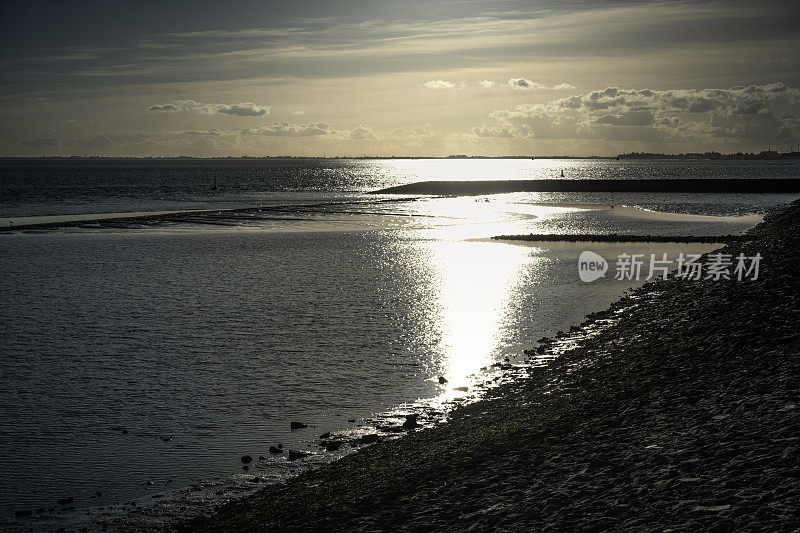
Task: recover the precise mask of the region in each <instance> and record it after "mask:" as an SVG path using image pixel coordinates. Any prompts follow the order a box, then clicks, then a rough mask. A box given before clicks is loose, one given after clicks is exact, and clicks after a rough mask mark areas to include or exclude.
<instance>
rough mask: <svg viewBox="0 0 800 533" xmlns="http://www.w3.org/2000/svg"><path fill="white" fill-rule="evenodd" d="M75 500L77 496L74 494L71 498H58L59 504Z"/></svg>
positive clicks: (66, 503)
mask: <svg viewBox="0 0 800 533" xmlns="http://www.w3.org/2000/svg"><path fill="white" fill-rule="evenodd" d="M74 501H75V498H73V497H72V496H70V497H69V498H60V499H59V500H58V505H68V504H70V503H73V502H74Z"/></svg>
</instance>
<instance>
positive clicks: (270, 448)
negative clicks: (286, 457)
mask: <svg viewBox="0 0 800 533" xmlns="http://www.w3.org/2000/svg"><path fill="white" fill-rule="evenodd" d="M269 453H271V454H275V455H277V454H279V453H283V450H281V449H280V448H276V447H275V446H270V447H269Z"/></svg>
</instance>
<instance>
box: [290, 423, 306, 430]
mask: <svg viewBox="0 0 800 533" xmlns="http://www.w3.org/2000/svg"><path fill="white" fill-rule="evenodd" d="M307 427H308V424H303V423H302V422H292V423H291V428H292V429H303V428H307Z"/></svg>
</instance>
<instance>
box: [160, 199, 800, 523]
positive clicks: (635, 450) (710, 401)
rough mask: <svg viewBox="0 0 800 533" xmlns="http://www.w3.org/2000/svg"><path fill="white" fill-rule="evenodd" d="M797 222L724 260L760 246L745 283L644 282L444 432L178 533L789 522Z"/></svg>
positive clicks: (798, 492) (787, 217) (371, 452)
mask: <svg viewBox="0 0 800 533" xmlns="http://www.w3.org/2000/svg"><path fill="white" fill-rule="evenodd" d="M798 220H800V203H798V202H794V203H793V204H792V205H791V206H790V207H787V208H784V209H778V210H775V211H773V212H771V213H769V214H768V215H767V216H766V217H765V221H764V222H763V223H761V224H760V225H758V226H757V227H755V228H753V229H752V230H750V231H749V232H748V233H747V239H746V240H742V241H738V242H732V243H729V244H728V245H726V246H725V247H724V248H722V249H721V250H720V251H721V252H722V253H726V254H727V253H729V254H734V255H736V254H739V253H744V254H745V255H748V256H752V255H755V254H756V253H760V254H761V255H762V256H763V259H762V262H761V271H760V274H759V277H758V279H757V280H755V281H750V280H745V281H737V280H723V281H711V280H702V281H690V280H674V279H670V280H667V281H664V280H660V281H656V282H652V283H648V284H646V285H644V286H642V287H641V288H639V289H636V290H634V291H633V292H631V293H630V294H628V295H627V296H625V297H623V298H622V299H621V300H619V301H618V302H617V303H615V304H614V305H612V306H611V307H610V308H609V309H607V310H605V311H603V312H600V313H594V314H592V315H590V316H588V317H587V320H586V322H584V323H583V324H582V325H581V328H592V327H595V328H596V327H597V326H598V325H601V326H602V327H600V328H599V333H597V334H596V335H593V336H589V337H588V338H586V339H584V340H583V341H582V342H581V343H580V345H579V346H578V347H576V348H575V349H572V350H569V351H567V352H565V353H563V354H561V355H560V356H559V357H557V358H553V359H552V360H551V361H550V362H549V363H548V364H546V365H542V366H538V367H534V368H532V369H531V370H530V372H529V373H528V375H527V376H525V377H524V378H521V379H518V380H516V381H514V382H513V383H509V384H506V385H503V386H501V387H498V388H496V389H493V390H491V391H489V392H488V393H487V396H486V397H485V399H484V400H483V401H480V402H478V403H474V404H471V405H468V406H464V407H461V408H458V409H457V410H456V411H455V412H454V413H453V415H452V417H451V420H450V422H449V423H447V424H444V425H441V426H438V427H435V428H431V429H425V430H419V431H414V432H412V433H411V434H409V435H407V436H405V437H403V438H400V439H397V440H393V441H388V442H378V443H376V444H374V445H372V446H369V447H366V448H364V449H362V450H360V451H359V452H357V453H355V454H352V455H349V456H347V457H344V458H343V459H341V460H339V461H336V462H334V463H332V464H330V465H327V466H324V467H322V468H320V469H319V470H316V471H312V472H309V473H305V474H302V475H300V476H298V477H296V478H293V479H291V480H289V481H287V482H285V483H281V484H278V485H274V486H269V487H266V488H264V489H263V490H261V491H260V492H258V493H256V494H254V495H253V496H250V497H247V498H245V499H242V500H240V501H236V502H232V503H230V504H228V505H226V506H224V507H222V508H221V509H220V510H218V511H217V512H215V513H214V514H213V515H210V516H205V517H201V518H197V519H195V520H193V521H190V522H188V523H184V524H180V525H178V526H175V527H173V529H174V530H193V531H248V530H261V531H264V530H267V531H275V530H284V531H286V530H289V531H292V530H321V529H324V530H332V531H365V530H377V529H389V530H427V529H437V530H473V529H475V530H485V529H489V528H502V529H505V530H519V531H522V530H544V531H555V530H564V529H567V528H568V529H587V528H602V529H613V530H623V529H624V530H629V529H631V528H636V529H653V528H656V527H657V528H672V529H677V530H696V529H698V528H702V529H725V530H730V529H737V530H738V529H759V530H793V529H796V528H797V527H799V526H800V517H798V513H797V507H796V502H797V500H798V498H800V484H798V479H800V388H798V382H799V380H798V377H800V358H799V357H798V355H800V334H798V325H800V281H799V280H798V277H797V275H796V265H797V262H798V260H800V257H799V256H800V231H798V230H800V228H799V227H798V226H799V225H800V222H798ZM576 329H578V328H576ZM565 335H567V334H565ZM552 344H553V339H542V342H541V344H540V347H539V348H537V349H536V350H532V351H531V353H535V352H538V353H540V354H541V353H546V352H547V350H548V349H549V347H550V346H551V345H552Z"/></svg>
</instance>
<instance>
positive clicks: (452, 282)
mask: <svg viewBox="0 0 800 533" xmlns="http://www.w3.org/2000/svg"><path fill="white" fill-rule="evenodd" d="M432 252H433V253H431V254H430V255H429V256H428V258H429V260H430V261H431V265H432V267H435V272H436V283H437V288H438V293H437V306H438V312H437V313H436V315H435V320H436V321H437V322H438V323H437V324H436V326H437V328H436V329H437V330H438V331H440V335H441V337H440V350H439V352H440V354H441V358H442V359H441V361H440V366H439V369H440V372H441V375H442V376H443V377H445V378H446V379H447V380H448V387H447V389H448V393H447V394H448V395H452V394H454V393H457V392H459V391H456V390H454V389H455V388H459V387H464V386H468V385H469V384H470V376H471V375H472V374H475V373H477V372H479V371H480V369H481V368H482V367H485V366H487V365H489V364H491V363H492V362H494V357H495V356H496V354H497V352H498V349H499V345H500V339H499V334H500V332H501V329H502V325H503V323H504V322H505V320H506V316H507V314H508V312H509V301H510V298H509V296H510V295H511V294H512V293H513V291H514V290H516V287H517V285H518V283H519V280H520V276H521V274H522V273H523V272H524V269H525V268H526V267H527V266H528V265H529V264H530V262H531V260H530V257H531V254H530V251H529V250H526V249H524V248H521V247H515V246H509V245H505V244H499V243H487V242H440V243H438V246H436V247H434V250H433V251H432Z"/></svg>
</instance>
